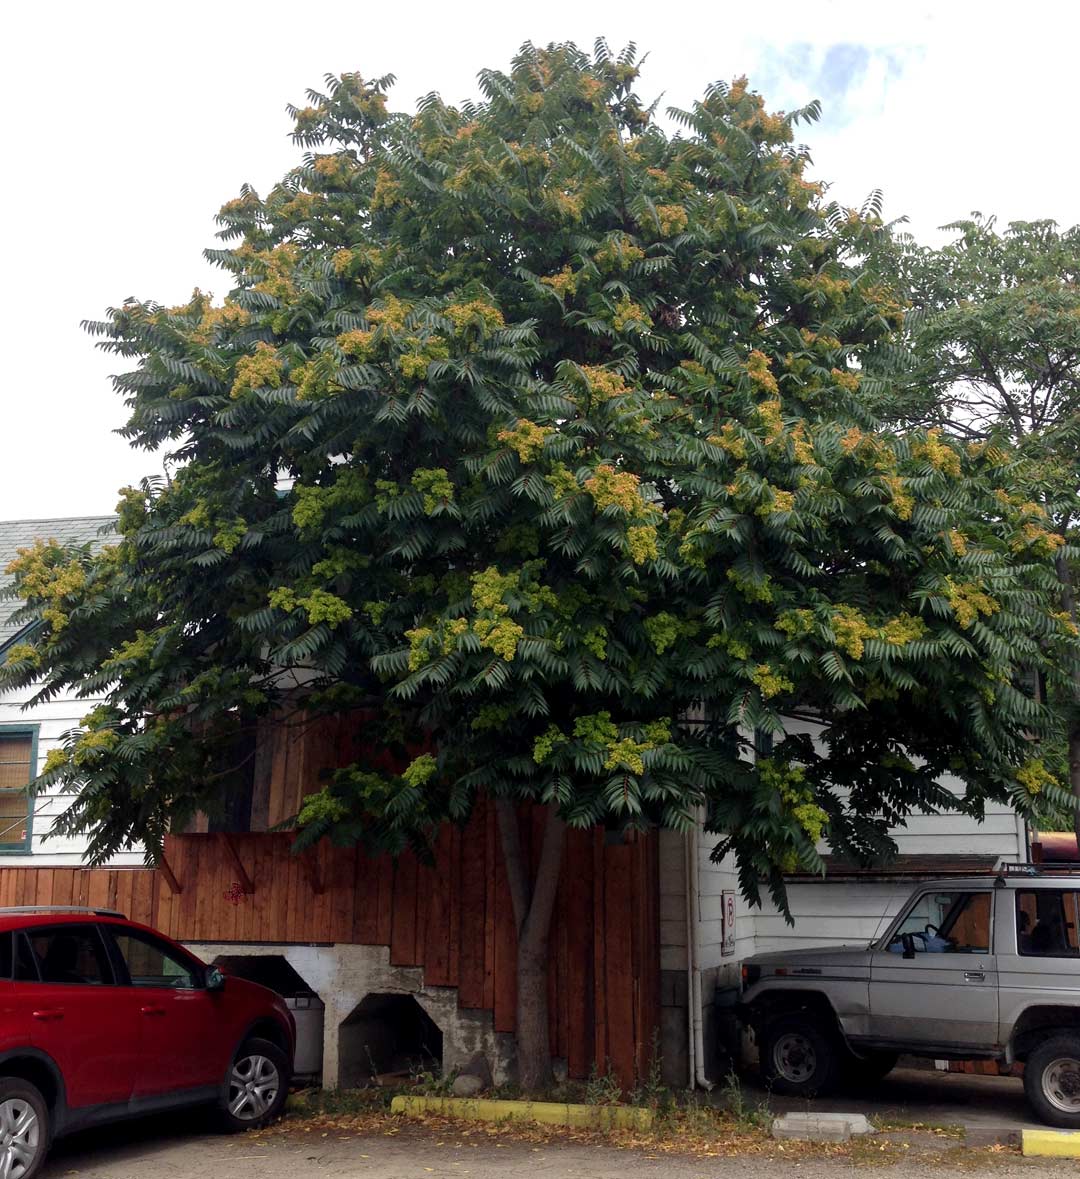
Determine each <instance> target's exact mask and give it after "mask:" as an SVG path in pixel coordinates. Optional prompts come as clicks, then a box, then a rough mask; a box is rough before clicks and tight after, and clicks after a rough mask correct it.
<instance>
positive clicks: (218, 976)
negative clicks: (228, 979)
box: [206, 966, 225, 991]
mask: <svg viewBox="0 0 1080 1179" xmlns="http://www.w3.org/2000/svg"><path fill="white" fill-rule="evenodd" d="M224 987H225V975H224V974H222V972H221V971H220V970H219V969H218V967H216V966H210V967H208V968H207V971H206V989H207V990H208V991H220V990H223V989H224Z"/></svg>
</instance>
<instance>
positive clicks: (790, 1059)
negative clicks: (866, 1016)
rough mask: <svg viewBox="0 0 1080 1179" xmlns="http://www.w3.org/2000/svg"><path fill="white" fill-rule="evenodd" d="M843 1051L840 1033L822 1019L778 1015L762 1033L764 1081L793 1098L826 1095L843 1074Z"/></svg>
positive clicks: (794, 1014)
mask: <svg viewBox="0 0 1080 1179" xmlns="http://www.w3.org/2000/svg"><path fill="white" fill-rule="evenodd" d="M842 1052H843V1045H842V1044H841V1043H840V1039H839V1037H838V1036H837V1034H836V1032H835V1031H834V1030H833V1029H832V1028H830V1027H829V1026H828V1024H827V1023H826V1022H825V1021H824V1020H823V1019H821V1018H820V1017H819V1016H816V1015H813V1014H811V1013H810V1012H802V1011H800V1012H792V1013H791V1014H790V1015H781V1016H778V1017H777V1018H776V1019H774V1020H772V1022H771V1023H769V1024H767V1025H766V1026H765V1028H764V1029H763V1031H762V1035H761V1044H760V1058H761V1076H762V1080H763V1081H764V1082H765V1084H766V1086H767V1087H768V1088H769V1089H771V1090H772V1091H773V1092H774V1093H784V1094H787V1095H789V1096H792V1097H813V1096H815V1095H816V1094H818V1093H826V1092H828V1090H829V1089H830V1088H832V1087H833V1085H834V1084H835V1083H836V1081H837V1079H838V1077H839V1075H840V1065H841V1053H842Z"/></svg>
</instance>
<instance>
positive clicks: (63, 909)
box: [0, 905, 124, 917]
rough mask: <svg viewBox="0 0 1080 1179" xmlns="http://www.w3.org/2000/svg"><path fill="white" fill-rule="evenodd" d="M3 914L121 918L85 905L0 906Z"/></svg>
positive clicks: (112, 910)
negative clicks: (63, 914)
mask: <svg viewBox="0 0 1080 1179" xmlns="http://www.w3.org/2000/svg"><path fill="white" fill-rule="evenodd" d="M5 913H90V914H92V915H93V916H95V917H123V916H124V914H123V913H120V912H118V911H117V910H116V909H92V908H88V907H87V906H86V905H0V916H3V915H4V914H5Z"/></svg>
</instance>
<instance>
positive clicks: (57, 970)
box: [15, 925, 113, 986]
mask: <svg viewBox="0 0 1080 1179" xmlns="http://www.w3.org/2000/svg"><path fill="white" fill-rule="evenodd" d="M15 978H16V979H17V980H18V981H20V982H41V983H61V984H70V985H74V986H107V985H109V984H110V983H112V981H113V973H112V967H111V966H110V965H109V958H108V955H107V954H106V953H105V945H104V943H103V942H102V940H101V935H100V934H99V933H98V931H97V927H96V926H94V925H49V926H45V927H43V928H41V929H27V930H23V931H22V932H20V933H18V934H16V947H15Z"/></svg>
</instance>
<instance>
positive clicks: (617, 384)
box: [581, 364, 630, 401]
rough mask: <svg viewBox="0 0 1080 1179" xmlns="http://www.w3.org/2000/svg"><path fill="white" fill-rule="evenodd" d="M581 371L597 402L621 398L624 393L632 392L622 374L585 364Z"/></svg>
mask: <svg viewBox="0 0 1080 1179" xmlns="http://www.w3.org/2000/svg"><path fill="white" fill-rule="evenodd" d="M581 371H582V373H584V375H585V381H586V383H587V384H588V386H589V392H590V393H591V394H592V396H593V399H594V400H596V401H610V400H611V399H612V398H613V397H621V396H622V395H623V394H624V393H629V392H630V390H629V389H628V388H627V385H626V382H625V381H624V380H623V378H622V376H621V374H619V373H617V372H612V370H611V369H609V368H602V367H601V366H600V365H596V364H583V365H582V366H581Z"/></svg>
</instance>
